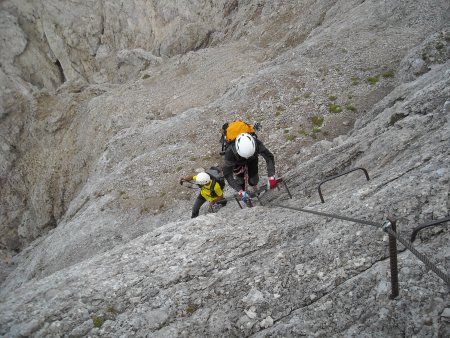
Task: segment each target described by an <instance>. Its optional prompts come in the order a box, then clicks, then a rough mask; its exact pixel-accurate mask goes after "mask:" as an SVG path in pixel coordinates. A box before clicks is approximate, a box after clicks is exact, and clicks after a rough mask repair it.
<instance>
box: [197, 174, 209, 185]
mask: <svg viewBox="0 0 450 338" xmlns="http://www.w3.org/2000/svg"><path fill="white" fill-rule="evenodd" d="M210 179H211V178H210V177H209V175H208V174H207V173H205V172H201V173H198V174H197V175H196V176H195V183H196V184H200V185H205V184H208V183H209V180H210Z"/></svg>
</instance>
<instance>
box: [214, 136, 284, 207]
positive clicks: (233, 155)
mask: <svg viewBox="0 0 450 338" xmlns="http://www.w3.org/2000/svg"><path fill="white" fill-rule="evenodd" d="M258 155H261V156H262V157H263V158H264V160H265V161H266V165H267V176H268V187H269V188H270V189H273V188H276V187H277V180H276V178H275V160H274V156H273V154H272V153H271V152H270V151H269V150H268V149H267V148H266V147H265V146H264V144H263V143H262V142H261V141H260V140H258V139H257V138H255V137H254V136H253V135H252V134H249V133H241V134H239V135H238V136H237V137H236V139H235V141H234V142H233V143H230V144H229V146H227V148H226V149H225V154H224V161H225V163H224V167H223V175H224V176H225V179H226V180H227V182H228V184H229V185H230V187H232V188H233V189H234V190H236V191H237V192H239V196H240V197H241V199H242V200H243V201H244V202H246V200H248V194H247V192H246V191H245V188H246V187H245V181H244V174H245V170H247V175H248V184H249V185H250V186H256V185H257V184H258V181H259V175H258Z"/></svg>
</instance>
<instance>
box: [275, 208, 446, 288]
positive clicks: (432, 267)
mask: <svg viewBox="0 0 450 338" xmlns="http://www.w3.org/2000/svg"><path fill="white" fill-rule="evenodd" d="M270 205H271V206H274V207H279V208H284V209H291V210H296V211H301V212H307V213H311V214H314V215H319V216H325V217H331V218H336V219H341V220H345V221H350V222H355V223H360V224H366V225H372V226H376V227H379V228H382V229H383V230H384V231H386V232H387V233H389V235H391V236H394V237H395V238H396V239H397V240H398V241H399V242H400V243H402V244H403V245H404V246H405V247H406V248H407V249H408V250H409V251H411V252H412V253H413V254H414V255H415V256H416V257H417V258H418V259H419V260H420V261H422V263H424V264H425V266H426V267H427V268H428V269H430V270H432V271H433V272H434V273H435V274H436V275H437V276H438V277H439V278H441V279H442V280H443V281H444V282H445V283H446V284H447V286H448V287H450V277H449V276H448V275H447V274H446V273H445V272H443V271H442V270H440V269H439V268H438V267H437V266H436V265H434V264H433V263H432V262H431V261H430V260H429V259H428V258H427V257H426V256H425V255H423V254H421V253H420V252H419V251H417V250H416V249H415V248H414V247H413V246H412V244H411V243H410V242H408V241H406V240H405V239H404V238H402V237H400V236H399V235H398V234H397V233H396V232H395V231H393V230H392V229H391V228H390V227H385V226H384V225H382V224H379V223H375V222H371V221H366V220H361V219H356V218H352V217H347V216H341V215H337V214H330V213H325V212H321V211H314V210H308V209H303V208H296V207H291V206H286V205H281V204H277V203H271V204H270ZM389 224H390V223H389Z"/></svg>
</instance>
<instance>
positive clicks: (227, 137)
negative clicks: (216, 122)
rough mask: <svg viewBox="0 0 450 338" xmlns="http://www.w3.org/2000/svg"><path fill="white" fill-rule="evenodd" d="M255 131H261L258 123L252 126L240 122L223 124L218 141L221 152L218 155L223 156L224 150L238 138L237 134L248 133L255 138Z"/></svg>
mask: <svg viewBox="0 0 450 338" xmlns="http://www.w3.org/2000/svg"><path fill="white" fill-rule="evenodd" d="M255 130H261V125H260V124H259V123H255V125H254V126H253V125H251V124H248V123H245V122H244V121H241V120H236V121H233V122H230V123H225V124H224V125H223V126H222V137H221V139H220V141H221V143H222V151H221V152H220V154H221V155H223V154H224V153H225V149H226V148H227V147H228V145H229V144H230V143H231V142H233V141H234V140H235V139H236V137H238V136H239V134H242V133H248V134H251V135H253V136H254V137H255V138H256V134H255Z"/></svg>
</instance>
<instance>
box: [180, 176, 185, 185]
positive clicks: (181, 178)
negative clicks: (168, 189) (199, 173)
mask: <svg viewBox="0 0 450 338" xmlns="http://www.w3.org/2000/svg"><path fill="white" fill-rule="evenodd" d="M185 181H186V180H185V178H184V176H182V177H180V184H181V185H183V182H185Z"/></svg>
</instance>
